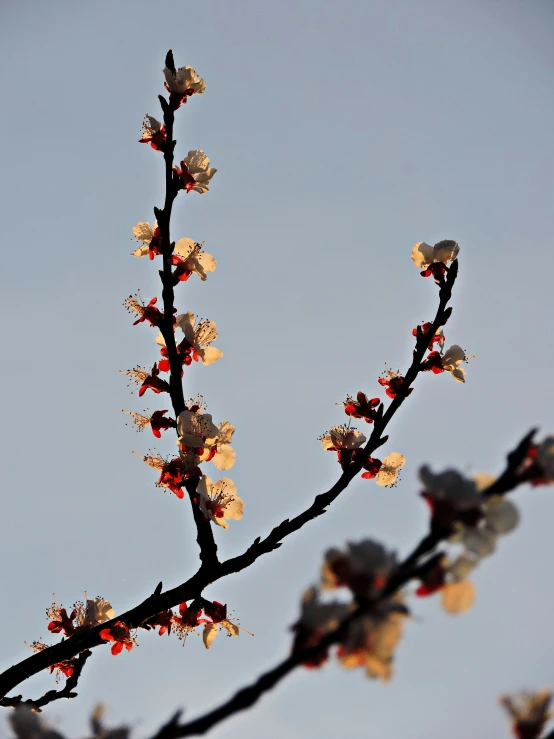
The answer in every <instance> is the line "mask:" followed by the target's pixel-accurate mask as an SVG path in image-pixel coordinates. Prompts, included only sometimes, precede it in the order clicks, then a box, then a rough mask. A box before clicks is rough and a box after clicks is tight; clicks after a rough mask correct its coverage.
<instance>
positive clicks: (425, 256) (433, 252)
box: [412, 240, 460, 269]
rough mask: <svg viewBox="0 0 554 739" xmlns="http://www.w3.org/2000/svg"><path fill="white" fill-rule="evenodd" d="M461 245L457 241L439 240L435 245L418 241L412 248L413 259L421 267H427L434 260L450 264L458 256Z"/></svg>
mask: <svg viewBox="0 0 554 739" xmlns="http://www.w3.org/2000/svg"><path fill="white" fill-rule="evenodd" d="M459 251H460V247H459V246H458V244H457V242H456V241H449V240H446V241H439V242H438V243H437V244H435V246H430V244H426V243H425V241H418V243H417V244H416V245H415V246H414V248H413V249H412V261H413V263H414V264H415V266H416V267H419V269H427V268H428V267H429V266H430V265H431V264H433V263H434V262H441V263H442V264H448V263H449V262H452V261H453V260H454V259H456V257H457V256H458V252H459Z"/></svg>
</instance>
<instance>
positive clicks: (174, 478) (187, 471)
mask: <svg viewBox="0 0 554 739" xmlns="http://www.w3.org/2000/svg"><path fill="white" fill-rule="evenodd" d="M133 454H136V456H137V457H140V458H141V459H142V460H143V461H144V462H146V464H147V465H148V466H149V467H152V468H153V469H155V470H158V471H159V473H160V476H159V478H158V481H157V483H156V487H157V488H167V489H168V490H170V491H171V492H172V493H174V494H175V495H176V496H177V497H178V498H180V499H181V500H182V499H183V498H184V497H185V494H184V492H183V490H182V486H183V485H184V483H185V482H186V481H187V480H188V479H189V478H191V477H198V476H199V475H200V470H198V469H197V467H196V466H195V463H194V460H192V463H191V464H187V463H186V461H185V460H183V459H182V458H181V457H175V458H174V459H171V460H168V459H165V458H164V457H162V456H161V455H160V454H146V455H144V456H143V455H142V454H137V453H136V452H133Z"/></svg>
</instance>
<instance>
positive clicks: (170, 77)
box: [164, 67, 206, 97]
mask: <svg viewBox="0 0 554 739" xmlns="http://www.w3.org/2000/svg"><path fill="white" fill-rule="evenodd" d="M164 77H165V84H166V89H167V90H168V91H169V92H172V93H174V94H176V95H177V94H179V95H182V96H183V97H184V96H188V95H201V94H202V93H203V92H204V90H205V89H206V83H205V82H204V80H203V79H201V78H200V77H199V76H198V75H197V74H196V72H195V70H194V69H193V68H192V67H180V68H179V69H177V70H175V74H173V73H172V72H171V70H169V69H168V68H167V67H165V68H164Z"/></svg>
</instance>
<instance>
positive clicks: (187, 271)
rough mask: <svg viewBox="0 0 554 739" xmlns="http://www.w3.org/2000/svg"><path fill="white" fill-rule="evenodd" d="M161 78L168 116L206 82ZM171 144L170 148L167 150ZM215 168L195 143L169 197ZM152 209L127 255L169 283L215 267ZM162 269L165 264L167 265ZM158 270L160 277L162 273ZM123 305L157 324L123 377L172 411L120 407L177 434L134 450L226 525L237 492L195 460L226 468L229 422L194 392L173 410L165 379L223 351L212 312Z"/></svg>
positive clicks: (158, 432)
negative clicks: (151, 346) (144, 360)
mask: <svg viewBox="0 0 554 739" xmlns="http://www.w3.org/2000/svg"><path fill="white" fill-rule="evenodd" d="M168 63H169V62H168ZM169 64H170V66H171V63H169ZM164 79H165V82H164V85H165V88H166V90H167V91H168V93H169V110H170V111H171V112H170V119H171V121H172V120H173V112H174V111H176V110H177V109H178V108H179V107H180V106H181V105H183V104H185V103H187V101H188V99H189V98H190V97H191V96H193V95H198V94H202V93H203V92H204V91H205V89H206V85H205V82H204V80H203V79H201V78H200V77H199V76H198V74H197V73H196V71H195V70H194V69H192V68H191V67H181V68H180V69H175V68H169V67H168V66H166V68H165V69H164ZM165 106H167V102H166V103H165ZM165 106H164V105H162V108H163V109H164V120H163V121H158V120H157V119H156V118H154V117H153V116H151V115H149V114H147V115H146V116H145V118H144V123H143V126H142V137H141V139H140V143H145V144H149V145H150V146H151V148H152V149H154V150H155V151H160V152H167V147H168V144H167V137H168V129H167V125H168V123H167V120H168V119H167V117H166V113H167V109H166V107H165ZM172 151H173V149H171V153H172ZM215 173H216V170H215V169H214V168H213V167H210V160H209V158H208V157H207V156H206V154H205V153H204V152H203V151H202V150H200V149H198V150H191V151H189V152H188V154H187V156H186V157H184V158H183V159H181V161H180V163H179V166H174V167H173V176H172V185H171V186H172V187H173V191H172V195H173V197H176V196H177V194H178V192H179V191H181V190H183V191H184V192H185V193H189V192H198V193H206V192H208V190H209V184H210V182H211V179H212V178H213V176H214V174H215ZM156 215H157V216H158V220H156V221H154V223H153V225H151V224H150V223H149V222H146V221H141V222H139V223H137V224H136V225H135V226H134V227H133V235H134V236H135V238H136V240H137V241H138V242H139V246H138V247H137V248H136V249H135V250H134V251H133V252H132V256H134V257H139V258H140V257H148V259H149V260H151V261H153V260H155V259H156V258H157V257H161V258H162V260H163V261H164V263H165V264H166V265H170V266H171V269H170V273H171V275H170V279H171V283H172V285H173V286H174V287H175V286H177V285H178V284H179V283H182V282H186V281H187V280H188V279H189V278H190V277H191V276H192V275H197V276H198V277H199V278H200V280H201V281H203V282H205V281H206V280H207V278H208V275H209V274H210V273H213V272H214V271H215V269H216V266H217V261H216V260H215V259H214V257H213V256H212V254H210V253H208V252H206V251H204V250H203V246H204V242H200V241H197V240H195V239H192V238H189V237H183V238H180V239H178V240H177V241H176V242H175V243H169V230H168V231H167V234H166V235H164V233H165V232H164V228H163V227H161V226H160V223H159V219H160V218H162V216H160V213H159V212H156ZM162 221H163V218H162ZM164 239H165V240H166V241H165V242H164ZM165 269H166V270H167V266H166V267H165ZM165 278H166V279H167V274H166V275H165ZM125 306H126V308H127V309H128V310H129V311H130V312H131V313H133V314H134V315H135V317H136V320H135V322H134V325H137V324H139V323H148V324H149V325H150V326H155V327H156V328H157V329H158V334H157V336H156V339H155V343H156V345H157V347H158V349H159V353H160V356H159V357H158V359H157V360H156V361H155V362H154V364H153V365H152V369H150V370H147V369H145V368H143V367H141V366H138V365H137V366H136V367H134V368H133V369H130V370H125V371H124V374H126V375H127V376H128V377H129V378H130V380H131V383H133V384H135V385H138V395H139V397H142V396H143V395H144V394H145V393H146V392H147V391H148V390H150V391H151V392H152V393H153V394H155V395H160V394H163V393H167V394H168V395H169V396H170V397H171V401H172V404H173V406H174V408H176V415H175V417H172V416H171V415H170V411H169V410H168V409H167V408H165V409H164V408H159V409H156V410H154V411H153V412H149V411H145V412H143V413H141V412H136V411H125V412H126V413H129V415H130V416H131V418H132V419H133V422H134V423H135V425H136V427H137V429H138V430H139V431H141V430H143V429H144V428H147V427H150V429H151V431H152V433H153V434H154V436H155V437H156V438H158V439H161V437H162V435H163V432H164V431H168V430H170V429H175V432H176V434H177V447H178V454H176V455H171V456H162V455H161V454H159V453H158V452H148V453H147V454H141V455H139V456H141V457H142V459H143V460H144V461H145V462H146V464H148V465H149V466H150V467H152V468H153V469H155V470H156V471H157V472H158V473H159V477H158V481H157V483H156V485H157V486H158V487H161V488H165V489H167V490H169V491H171V492H172V493H174V495H176V497H177V498H181V499H182V498H184V497H185V494H184V490H185V489H186V490H187V492H188V493H189V497H190V499H191V502H192V504H193V505H194V506H198V508H199V509H200V511H201V513H202V515H203V516H204V518H205V520H206V521H209V522H211V523H214V524H216V525H218V526H220V527H222V528H227V526H228V521H229V520H231V519H235V520H237V519H240V518H241V517H242V514H243V508H244V503H243V501H242V499H241V498H240V497H239V496H238V495H237V490H236V486H235V484H234V482H233V481H232V480H231V479H229V478H228V477H223V478H221V479H219V480H217V481H213V480H212V479H211V478H210V477H207V476H206V475H205V473H204V472H203V469H202V465H203V464H204V463H207V462H212V463H213V465H214V466H215V467H216V469H218V470H228V469H230V468H231V467H232V466H233V465H234V463H235V451H234V449H233V448H232V446H231V441H232V437H233V433H234V431H235V427H234V426H233V425H232V424H231V423H229V422H228V421H223V422H221V423H219V424H218V425H216V424H215V423H214V422H213V421H212V416H211V415H210V414H209V413H206V406H205V404H204V401H203V398H202V397H201V396H197V397H196V398H191V399H190V401H188V402H187V403H186V404H185V407H184V409H183V410H181V408H182V404H181V403H179V406H180V407H176V405H175V397H174V395H172V391H173V383H175V382H177V381H178V379H179V375H180V376H181V377H183V376H184V373H185V370H186V368H187V367H189V366H190V365H191V364H192V363H193V362H198V363H201V364H203V365H205V366H208V365H211V364H214V363H215V362H217V361H218V360H219V359H221V357H222V356H223V352H222V351H221V350H220V349H218V348H217V347H216V346H214V345H213V343H214V341H215V340H216V339H217V336H218V331H217V326H216V324H215V322H214V321H212V320H209V319H199V318H198V317H197V316H196V315H195V314H194V313H193V312H192V311H186V312H183V313H177V311H176V309H175V308H174V309H173V315H172V316H171V317H167V316H166V315H165V313H164V311H163V310H162V309H161V308H160V307H159V306H158V300H157V298H156V297H153V298H152V299H151V300H149V301H148V302H147V303H145V302H144V301H143V300H142V298H141V297H140V294H137V295H131V296H129V298H127V299H126V301H125ZM168 343H169V344H170V346H169V347H168ZM164 375H166V376H167V379H166V377H164Z"/></svg>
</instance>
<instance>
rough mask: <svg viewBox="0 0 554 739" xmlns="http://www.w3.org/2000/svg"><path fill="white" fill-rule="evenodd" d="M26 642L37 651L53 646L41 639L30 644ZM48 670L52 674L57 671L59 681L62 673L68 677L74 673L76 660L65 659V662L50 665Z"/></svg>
mask: <svg viewBox="0 0 554 739" xmlns="http://www.w3.org/2000/svg"><path fill="white" fill-rule="evenodd" d="M25 644H26V645H27V646H28V647H29V649H31V650H32V651H33V652H35V653H37V652H43V651H44V650H45V649H48V648H49V647H50V646H51V645H50V644H45V643H44V642H43V641H40V640H38V639H37V640H36V641H33V642H31V643H30V644H27V642H25ZM48 670H49V672H50V674H52V673H53V672H55V673H56V682H59V681H60V678H61V676H62V675H63V676H64V677H66V678H67V677H71V675H73V673H74V672H75V662H74V660H71V659H67V660H64V661H63V662H56V664H55V665H50V667H49V668H48Z"/></svg>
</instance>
